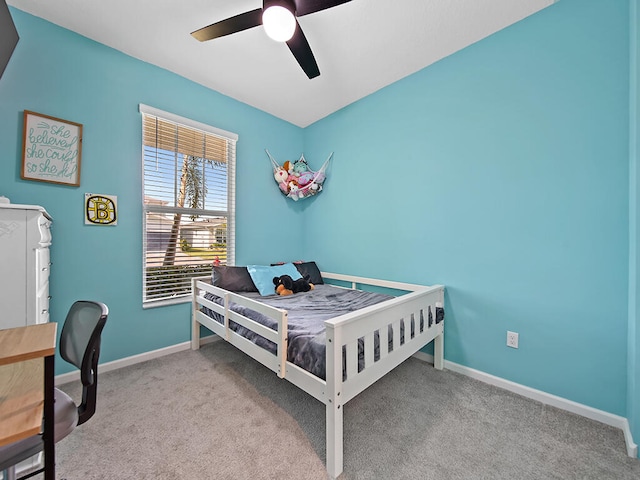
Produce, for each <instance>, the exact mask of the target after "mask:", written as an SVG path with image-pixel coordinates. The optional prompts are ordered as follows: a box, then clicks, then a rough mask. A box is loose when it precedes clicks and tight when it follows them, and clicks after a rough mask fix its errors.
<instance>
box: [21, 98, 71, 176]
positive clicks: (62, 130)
mask: <svg viewBox="0 0 640 480" xmlns="http://www.w3.org/2000/svg"><path fill="white" fill-rule="evenodd" d="M81 154H82V125H81V124H80V123H74V122H69V121H67V120H62V119H60V118H55V117H50V116H48V115H42V114H41V113H35V112H30V111H28V110H25V111H24V131H23V136H22V168H21V171H20V176H21V177H22V178H23V179H25V180H36V181H39V182H51V183H59V184H62V185H71V186H74V187H77V186H79V185H80V159H81Z"/></svg>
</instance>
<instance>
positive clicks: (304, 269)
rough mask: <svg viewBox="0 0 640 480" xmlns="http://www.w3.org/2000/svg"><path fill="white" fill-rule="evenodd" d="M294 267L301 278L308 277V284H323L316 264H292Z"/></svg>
mask: <svg viewBox="0 0 640 480" xmlns="http://www.w3.org/2000/svg"><path fill="white" fill-rule="evenodd" d="M294 265H295V266H296V268H297V269H298V271H299V272H300V275H302V278H305V277H306V276H307V275H309V283H313V284H314V285H322V284H323V283H324V282H323V281H322V275H320V269H319V268H318V266H317V265H316V262H303V263H294Z"/></svg>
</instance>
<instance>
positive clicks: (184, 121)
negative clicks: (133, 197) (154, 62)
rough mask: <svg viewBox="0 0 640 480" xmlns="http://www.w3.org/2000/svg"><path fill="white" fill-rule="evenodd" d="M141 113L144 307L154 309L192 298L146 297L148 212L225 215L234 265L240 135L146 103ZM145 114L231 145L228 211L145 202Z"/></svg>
mask: <svg viewBox="0 0 640 480" xmlns="http://www.w3.org/2000/svg"><path fill="white" fill-rule="evenodd" d="M139 112H140V120H141V122H140V125H141V128H142V131H141V135H140V138H141V160H142V162H141V169H142V172H141V173H142V175H141V177H142V178H141V180H142V185H141V191H142V195H141V196H142V199H141V201H142V308H154V307H160V306H163V305H174V304H178V303H187V302H190V301H191V298H190V295H189V294H183V295H179V296H176V297H163V298H159V299H156V298H152V299H148V298H147V271H146V269H147V258H146V242H147V214H148V213H150V212H151V213H160V214H175V213H181V214H183V215H186V216H189V215H202V216H224V217H226V219H227V228H226V238H227V259H226V264H227V265H234V264H235V230H236V219H235V214H236V207H235V190H236V182H235V176H236V143H237V141H238V135H237V134H236V133H232V132H228V131H226V130H222V129H220V128H217V127H213V126H211V125H207V124H205V123H201V122H198V121H195V120H191V119H189V118H185V117H181V116H179V115H176V114H173V113H170V112H166V111H163V110H160V109H157V108H154V107H151V106H148V105H145V104H142V103H141V104H140V105H139ZM145 116H152V117H156V118H158V119H162V120H166V121H168V122H171V123H175V124H176V125H180V126H183V127H186V128H190V129H194V130H197V131H201V132H203V133H204V134H212V135H215V136H218V137H221V138H223V139H224V140H225V141H226V142H227V145H228V146H229V147H231V148H229V150H228V152H227V159H226V161H227V209H226V210H224V211H223V210H208V209H206V208H196V209H193V208H187V207H173V206H161V205H153V204H145V143H144V124H145Z"/></svg>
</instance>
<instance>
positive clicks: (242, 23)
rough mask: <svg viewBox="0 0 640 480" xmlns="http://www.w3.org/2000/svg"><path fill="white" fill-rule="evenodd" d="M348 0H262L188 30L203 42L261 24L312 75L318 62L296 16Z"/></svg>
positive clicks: (348, 0) (313, 75)
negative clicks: (248, 7)
mask: <svg viewBox="0 0 640 480" xmlns="http://www.w3.org/2000/svg"><path fill="white" fill-rule="evenodd" d="M350 1H351V0H263V3H262V8H256V9H255V10H251V11H249V12H245V13H241V14H239V15H236V16H234V17H230V18H227V19H226V20H221V21H219V22H216V23H213V24H211V25H209V26H207V27H203V28H201V29H199V30H196V31H194V32H191V35H192V36H193V37H194V38H196V39H197V40H200V41H201V42H204V41H206V40H213V39H214V38H218V37H224V36H225V35H230V34H232V33H237V32H241V31H243V30H247V29H249V28H253V27H257V26H258V25H263V26H264V29H265V31H266V32H267V35H269V37H271V38H273V39H274V40H276V41H279V42H286V43H287V46H288V47H289V50H291V53H292V54H293V56H294V57H295V59H296V60H297V62H298V63H299V64H300V67H302V70H304V73H306V74H307V77H309V78H310V79H311V78H315V77H317V76H318V75H320V70H319V69H318V64H317V63H316V59H315V57H314V56H313V52H312V51H311V47H310V46H309V42H308V41H307V37H305V36H304V33H303V32H302V29H301V28H300V24H299V23H298V20H297V17H302V16H303V15H309V14H310V13H316V12H319V11H321V10H326V9H327V8H331V7H335V6H337V5H341V4H343V3H347V2H350Z"/></svg>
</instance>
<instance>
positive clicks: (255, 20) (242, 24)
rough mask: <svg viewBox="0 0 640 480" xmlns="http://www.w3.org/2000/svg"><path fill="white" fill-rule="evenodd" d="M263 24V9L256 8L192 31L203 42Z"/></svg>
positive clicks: (192, 34)
mask: <svg viewBox="0 0 640 480" xmlns="http://www.w3.org/2000/svg"><path fill="white" fill-rule="evenodd" d="M258 25H262V9H261V8H256V9H255V10H251V11H250V12H245V13H241V14H239V15H236V16H235V17H230V18H227V19H226V20H222V21H220V22H216V23H213V24H211V25H209V26H208V27H203V28H201V29H199V30H196V31H195V32H191V36H192V37H194V38H195V39H197V40H200V41H201V42H204V41H206V40H212V39H214V38H218V37H224V36H225V35H230V34H232V33H236V32H241V31H242V30H247V29H248V28H253V27H257V26H258Z"/></svg>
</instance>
